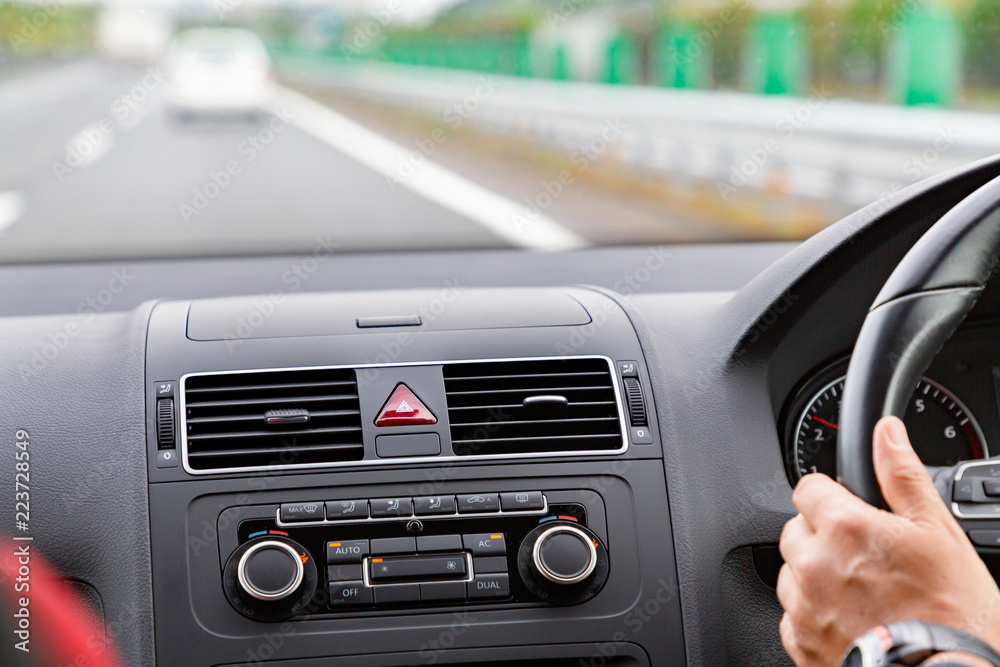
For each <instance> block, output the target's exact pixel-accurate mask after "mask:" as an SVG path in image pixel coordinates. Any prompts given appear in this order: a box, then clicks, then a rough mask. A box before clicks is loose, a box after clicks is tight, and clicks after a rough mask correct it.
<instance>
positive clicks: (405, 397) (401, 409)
mask: <svg viewBox="0 0 1000 667" xmlns="http://www.w3.org/2000/svg"><path fill="white" fill-rule="evenodd" d="M436 423H437V417H435V416H434V414H433V413H432V412H431V411H430V410H428V409H427V406H426V405H424V404H423V403H422V402H421V401H420V399H419V398H417V396H416V394H414V393H413V392H412V391H410V388H409V387H407V386H406V385H405V384H403V383H402V382H400V383H399V384H397V385H396V388H395V389H393V390H392V394H391V395H390V396H389V400H388V401H386V402H385V405H383V406H382V410H381V411H380V412H379V413H378V418H377V419H376V420H375V426H417V425H425V424H436Z"/></svg>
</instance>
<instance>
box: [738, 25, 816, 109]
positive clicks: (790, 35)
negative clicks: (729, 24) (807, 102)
mask: <svg viewBox="0 0 1000 667" xmlns="http://www.w3.org/2000/svg"><path fill="white" fill-rule="evenodd" d="M808 53H809V51H808V48H807V40H806V29H805V24H804V23H803V21H802V18H801V17H800V16H798V15H797V14H794V13H790V12H780V13H779V12H774V13H767V14H762V15H760V16H758V17H757V19H756V20H754V22H753V24H752V26H751V28H750V40H749V48H748V50H747V52H746V53H745V54H744V64H745V70H746V79H747V82H746V83H747V88H749V89H750V90H751V91H752V92H755V93H763V94H765V95H798V94H800V93H802V91H803V90H804V88H805V83H806V71H807V62H808Z"/></svg>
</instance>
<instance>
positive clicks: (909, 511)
mask: <svg viewBox="0 0 1000 667" xmlns="http://www.w3.org/2000/svg"><path fill="white" fill-rule="evenodd" d="M874 447H875V451H874V456H873V457H872V458H873V459H874V463H875V476H876V477H877V478H878V483H879V486H880V487H881V488H882V496H883V497H884V498H885V501H886V503H888V504H889V507H890V508H892V511H893V512H895V513H896V514H898V515H900V516H902V517H905V518H907V519H910V520H911V521H919V520H922V519H940V518H941V517H942V516H947V515H948V508H947V507H945V504H944V501H942V500H941V496H940V495H938V492H937V489H935V488H934V482H933V481H931V477H930V475H929V474H927V468H925V467H924V464H923V463H921V462H920V458H919V457H918V456H917V453H916V452H915V451H913V446H912V445H911V444H910V438H909V436H907V434H906V426H904V425H903V422H902V421H900V420H899V418H897V417H883V418H882V419H880V420H879V422H878V424H876V425H875V438H874Z"/></svg>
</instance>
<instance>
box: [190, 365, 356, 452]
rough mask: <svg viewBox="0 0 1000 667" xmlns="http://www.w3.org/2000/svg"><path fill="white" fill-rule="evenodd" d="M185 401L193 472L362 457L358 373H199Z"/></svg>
mask: <svg viewBox="0 0 1000 667" xmlns="http://www.w3.org/2000/svg"><path fill="white" fill-rule="evenodd" d="M184 398H185V406H184V407H185V427H186V436H187V460H188V465H189V466H190V467H191V468H192V469H194V470H224V469H229V468H244V467H275V466H277V467H282V466H295V465H302V464H309V463H312V464H317V463H334V462H343V461H360V460H361V459H362V458H364V443H363V440H362V435H361V410H360V405H359V403H358V385H357V379H356V377H355V375H354V371H353V370H350V369H346V370H343V369H341V370H331V369H315V370H302V371H273V372H257V373H226V374H219V375H196V376H192V377H189V378H187V381H186V382H185V386H184Z"/></svg>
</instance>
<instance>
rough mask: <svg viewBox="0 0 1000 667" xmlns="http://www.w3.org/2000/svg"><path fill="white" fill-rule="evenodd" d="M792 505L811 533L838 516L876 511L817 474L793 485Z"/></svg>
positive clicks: (833, 482) (825, 477)
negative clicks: (846, 513)
mask: <svg viewBox="0 0 1000 667" xmlns="http://www.w3.org/2000/svg"><path fill="white" fill-rule="evenodd" d="M792 502H793V503H795V507H796V508H797V509H798V510H799V513H800V514H801V515H802V516H803V518H805V520H806V522H807V523H808V524H809V526H810V527H811V528H812V529H813V530H817V529H819V528H820V527H821V526H822V525H823V524H824V523H827V522H829V521H831V520H832V519H834V518H836V517H838V516H843V515H844V513H845V512H853V513H868V512H875V511H877V510H875V508H874V507H872V506H871V505H869V504H868V503H866V502H865V501H863V500H861V499H860V498H858V497H857V496H856V495H854V494H853V493H851V492H850V491H848V490H847V489H845V488H844V487H843V486H841V485H840V484H838V483H837V482H835V481H833V480H832V479H830V478H829V477H827V476H826V475H823V474H821V473H811V474H809V475H806V476H805V477H803V478H802V479H800V480H799V483H798V484H796V485H795V492H794V493H793V494H792Z"/></svg>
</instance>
